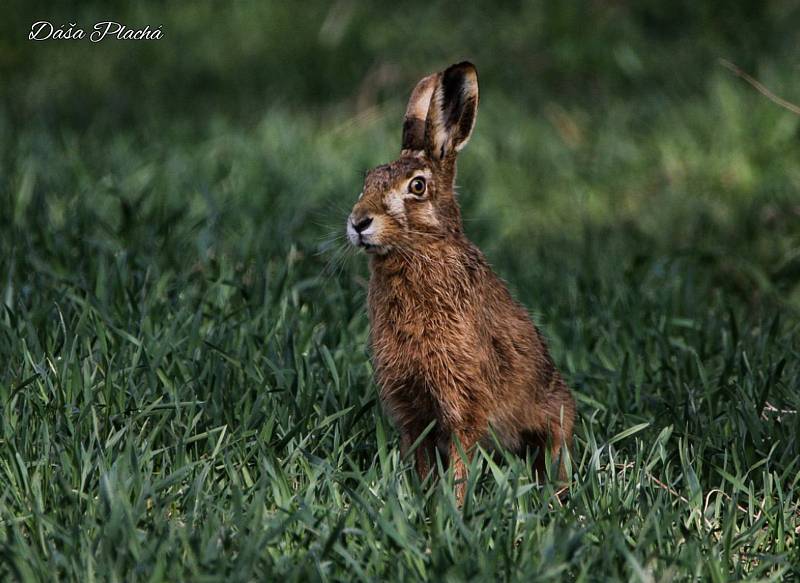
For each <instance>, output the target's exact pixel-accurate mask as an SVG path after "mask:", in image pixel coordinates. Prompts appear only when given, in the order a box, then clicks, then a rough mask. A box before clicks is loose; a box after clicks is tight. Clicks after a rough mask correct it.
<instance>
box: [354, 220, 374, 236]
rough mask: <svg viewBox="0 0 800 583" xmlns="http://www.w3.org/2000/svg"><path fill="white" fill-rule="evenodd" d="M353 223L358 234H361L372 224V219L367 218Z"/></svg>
mask: <svg viewBox="0 0 800 583" xmlns="http://www.w3.org/2000/svg"><path fill="white" fill-rule="evenodd" d="M351 222H352V223H353V228H354V229H355V230H356V233H361V232H363V231H364V230H365V229H366V228H367V227H369V226H370V225H371V224H372V217H365V218H363V219H361V220H360V221H358V222H356V221H351Z"/></svg>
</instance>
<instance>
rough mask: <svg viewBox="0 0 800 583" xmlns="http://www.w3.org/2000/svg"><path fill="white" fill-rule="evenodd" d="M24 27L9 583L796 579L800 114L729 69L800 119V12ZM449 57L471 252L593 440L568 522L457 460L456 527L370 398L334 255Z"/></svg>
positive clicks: (0, 39)
mask: <svg viewBox="0 0 800 583" xmlns="http://www.w3.org/2000/svg"><path fill="white" fill-rule="evenodd" d="M12 4H16V5H18V6H17V8H18V10H12V11H11V12H13V13H14V14H13V16H10V17H9V18H7V19H4V21H3V22H2V23H0V80H2V82H1V83H0V209H2V210H0V362H2V364H3V366H2V368H0V579H2V580H9V579H10V580H22V581H37V580H65V581H179V580H189V581H215V580H225V581H249V580H276V579H278V578H281V579H283V580H286V581H306V580H394V579H403V580H421V579H430V580H434V581H440V580H441V581H460V580H467V579H476V580H486V581H495V580H519V581H534V580H536V581H565V580H574V581H609V580H632V581H687V580H698V579H699V580H708V581H729V580H731V581H732V580H748V581H751V580H783V579H787V580H788V579H792V578H798V577H800V415H798V414H797V411H798V409H800V359H799V358H798V357H800V317H799V316H800V163H799V162H800V116H798V115H795V114H793V113H792V112H790V111H788V110H787V109H785V108H783V107H780V106H779V105H777V104H776V103H774V102H773V101H771V100H770V99H768V98H767V97H765V96H764V95H762V94H760V93H759V92H757V91H756V90H755V89H754V88H753V87H752V86H751V85H750V84H748V83H747V82H745V81H744V80H743V79H741V78H739V77H737V76H736V75H734V74H732V73H731V71H730V70H728V69H726V68H725V67H723V66H721V64H720V61H719V59H727V60H730V61H731V62H734V63H736V65H737V66H739V67H741V68H742V69H743V70H745V71H747V72H749V73H751V74H753V75H754V76H755V77H756V78H758V79H759V81H761V82H762V83H764V85H765V86H767V87H768V88H769V89H770V90H772V91H774V92H775V93H776V94H778V95H780V96H782V97H784V98H786V99H788V100H790V101H794V102H795V103H798V102H800V75H798V71H799V69H798V67H799V66H800V65H799V64H798V60H797V52H796V48H797V46H800V6H798V4H797V3H796V2H784V3H780V2H772V3H761V2H753V3H747V2H737V3H733V4H732V5H725V6H724V7H720V8H719V9H716V8H714V5H712V4H711V3H707V4H706V3H690V2H688V1H687V2H676V3H674V4H670V8H669V9H667V8H666V5H663V3H659V2H655V1H654V0H653V1H645V2H642V3H635V4H634V3H629V2H625V1H623V2H613V3H600V2H589V1H586V2H579V1H576V2H566V3H544V2H530V3H515V2H509V3H507V5H506V6H505V7H504V8H503V10H502V11H499V10H498V11H496V12H492V11H491V9H489V8H488V7H479V6H477V5H476V6H472V5H471V6H469V7H467V6H460V7H459V8H458V10H457V11H455V9H454V7H453V6H447V5H433V4H427V3H420V4H419V5H417V6H411V5H407V4H403V5H402V6H401V5H400V4H399V3H388V2H382V3H379V4H376V5H372V6H371V7H369V8H368V7H367V6H366V5H360V4H356V3H355V2H347V1H346V0H340V1H338V2H336V3H334V4H331V5H328V4H327V3H323V2H308V3H303V8H302V10H300V9H299V8H298V5H296V4H294V3H291V4H290V3H272V2H267V3H258V4H257V3H236V4H231V5H217V4H213V3H207V4H202V5H200V4H188V3H187V4H178V3H170V4H162V3H157V2H154V1H153V2H138V3H137V2H134V3H130V5H129V6H128V7H127V8H125V9H124V10H123V9H122V8H116V9H113V10H111V14H109V9H108V8H106V7H104V5H103V4H101V3H99V2H88V3H84V5H83V7H81V8H80V9H77V8H73V9H68V8H67V7H47V8H43V7H37V6H36V3H34V4H33V5H31V4H27V3H22V2H12ZM453 14H457V15H458V16H452V15H453ZM45 18H46V19H49V20H52V21H53V22H54V23H56V24H57V25H58V24H61V23H68V22H76V21H77V23H78V24H79V25H82V26H83V27H84V28H87V29H89V28H91V25H92V24H93V23H94V22H97V21H100V20H106V19H108V18H112V19H115V20H120V21H121V22H124V23H128V24H129V25H131V26H137V27H140V26H144V25H145V24H150V25H151V26H158V25H163V30H164V32H165V36H164V38H163V39H162V40H160V41H149V42H144V41H141V42H126V41H115V40H106V41H103V42H102V43H97V44H94V43H91V42H88V41H86V40H81V41H55V40H53V41H47V42H39V43H35V42H30V41H28V40H27V33H28V31H29V30H30V26H31V23H32V22H34V21H36V20H39V19H45ZM453 18H455V20H451V19H453ZM463 58H470V59H471V60H473V61H474V62H475V63H476V64H477V66H478V70H479V72H480V75H481V91H482V94H481V108H480V111H479V115H478V122H477V127H476V131H475V134H474V137H473V139H472V141H471V142H470V144H469V146H468V147H467V148H466V149H465V151H464V152H463V154H462V156H461V159H460V166H459V180H458V183H459V193H460V194H459V196H460V201H461V204H462V208H463V212H464V216H465V217H466V230H467V233H468V235H469V236H470V237H471V238H472V239H473V240H474V241H475V242H477V243H478V244H479V245H480V246H481V248H482V249H483V250H484V252H485V253H486V254H487V256H488V258H489V260H490V261H491V263H492V265H493V266H494V268H495V270H496V271H497V272H498V273H499V274H500V275H501V276H502V277H503V278H504V279H505V280H506V281H507V282H508V284H509V286H510V288H511V289H512V290H513V293H514V295H515V296H516V297H517V298H518V299H519V300H520V301H521V302H523V303H524V304H525V305H526V306H527V307H528V308H529V309H530V311H531V313H532V315H533V316H534V318H535V320H536V322H537V323H538V324H539V326H540V328H541V329H542V330H543V332H544V333H545V334H546V336H547V338H548V339H549V342H550V346H551V350H552V353H553V357H554V359H555V361H556V363H557V364H558V366H559V367H560V368H561V370H562V371H563V373H564V375H565V377H566V378H567V379H568V382H569V383H570V385H571V386H572V387H573V389H574V393H575V396H576V399H577V401H578V407H579V421H578V423H577V428H576V444H575V448H574V451H573V452H572V457H571V480H570V482H569V486H568V492H567V493H566V495H563V496H561V497H559V496H558V495H557V493H556V486H555V485H554V484H553V483H552V482H548V481H537V480H535V479H534V478H533V476H532V475H531V470H530V468H529V464H527V463H526V462H525V460H519V459H516V458H513V457H511V456H508V457H507V459H506V460H503V461H502V462H498V461H495V460H492V459H491V458H490V457H488V456H486V455H483V454H482V453H480V452H479V453H478V455H476V457H475V459H474V464H473V465H474V468H473V471H472V473H471V480H470V483H469V496H468V502H467V504H466V506H465V508H464V509H463V512H460V511H458V510H457V509H456V507H455V502H454V500H453V496H452V493H451V492H452V485H451V483H452V476H450V475H448V473H447V472H442V474H441V479H440V480H438V481H437V482H436V483H428V482H426V483H420V481H419V480H418V479H417V478H416V476H415V474H414V472H413V469H412V468H411V464H410V463H409V461H408V460H404V459H401V458H400V456H399V451H398V436H397V433H396V432H395V430H394V429H393V428H392V426H391V424H390V423H389V422H388V420H387V419H386V417H385V416H384V415H383V413H382V411H381V409H380V405H379V403H378V402H377V400H376V396H377V390H376V387H375V385H374V382H373V380H372V372H371V367H370V362H369V353H368V349H367V333H368V323H367V317H366V311H365V285H366V280H367V277H368V272H367V262H366V258H365V257H364V256H363V255H360V254H357V253H355V252H354V251H352V250H350V249H348V248H347V246H346V244H345V240H344V238H343V227H344V219H345V217H346V216H347V213H348V212H349V210H350V207H351V206H352V204H353V203H354V202H355V200H356V197H357V195H358V192H359V190H360V187H361V181H362V174H363V171H364V170H366V169H368V168H370V167H372V166H374V165H377V164H380V163H383V162H386V161H389V160H391V159H392V158H393V157H394V156H395V155H396V154H397V152H398V150H399V136H400V124H401V120H402V112H403V108H404V106H405V100H406V98H407V96H408V92H409V91H410V89H411V87H412V86H413V84H414V83H415V82H416V80H417V79H418V78H419V77H421V76H422V75H425V74H427V73H429V72H432V71H434V70H436V69H440V68H442V67H444V66H446V65H448V64H450V63H451V62H456V61H458V60H461V59H463Z"/></svg>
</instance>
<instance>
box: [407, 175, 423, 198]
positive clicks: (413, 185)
mask: <svg viewBox="0 0 800 583" xmlns="http://www.w3.org/2000/svg"><path fill="white" fill-rule="evenodd" d="M425 187H426V184H425V179H424V178H423V177H422V176H417V177H416V178H415V179H414V180H412V181H411V182H409V183H408V191H409V192H410V193H411V194H416V195H417V196H421V195H423V194H425Z"/></svg>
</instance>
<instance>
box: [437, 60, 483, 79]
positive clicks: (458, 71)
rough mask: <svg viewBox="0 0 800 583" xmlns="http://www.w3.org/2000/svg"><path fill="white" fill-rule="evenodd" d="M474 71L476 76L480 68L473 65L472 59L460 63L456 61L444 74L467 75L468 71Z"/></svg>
mask: <svg viewBox="0 0 800 583" xmlns="http://www.w3.org/2000/svg"><path fill="white" fill-rule="evenodd" d="M470 72H471V73H473V74H474V75H475V76H476V77H477V75H478V69H477V68H476V67H475V65H473V64H472V63H471V62H470V61H461V62H460V63H456V64H455V65H450V66H449V67H447V69H445V71H444V75H445V76H448V77H449V76H450V75H454V74H455V75H466V74H467V73H470Z"/></svg>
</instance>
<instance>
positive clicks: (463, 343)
mask: <svg viewBox="0 0 800 583" xmlns="http://www.w3.org/2000/svg"><path fill="white" fill-rule="evenodd" d="M477 109H478V74H477V71H476V69H475V67H474V66H473V65H472V64H471V63H468V62H462V63H458V64H456V65H452V66H450V67H448V68H447V69H446V70H444V71H442V72H440V73H436V74H433V75H430V76H428V77H425V78H424V79H422V80H421V81H420V82H419V83H418V84H417V86H416V87H415V88H414V90H413V92H412V93H411V98H410V100H409V103H408V108H407V110H406V115H405V121H404V123H403V132H402V151H401V153H400V158H398V159H397V160H395V161H394V162H392V163H390V164H386V165H383V166H378V167H377V168H374V169H373V170H371V171H369V172H368V173H367V175H366V178H365V182H364V189H363V192H362V193H361V195H360V197H359V199H358V201H357V202H356V204H355V206H354V207H353V210H352V212H351V214H350V216H349V217H348V220H347V235H348V239H349V241H350V242H351V243H352V244H353V245H355V246H357V247H360V248H362V249H364V251H366V253H368V254H369V256H370V280H369V292H368V312H369V319H370V327H371V329H370V344H371V350H372V358H373V363H374V370H375V375H376V380H377V384H378V386H379V389H380V397H381V401H382V403H383V406H384V408H385V410H386V411H387V414H388V415H389V416H390V417H391V418H392V420H393V422H394V423H395V424H396V426H397V428H398V429H399V431H400V435H401V451H402V453H403V455H405V454H406V453H407V452H408V451H409V449H410V448H411V446H412V445H413V444H414V443H415V442H416V441H417V440H418V438H419V437H420V436H421V435H422V434H423V432H424V431H425V429H426V428H427V427H428V426H429V425H430V424H431V422H433V421H435V424H434V426H433V429H432V430H431V431H430V432H429V433H428V434H426V435H425V437H424V438H423V439H422V440H421V442H420V443H419V445H418V447H417V448H416V450H415V451H414V461H415V466H416V470H417V472H418V473H419V475H420V477H421V478H425V476H426V475H427V474H428V472H429V471H430V469H431V464H432V463H433V462H435V459H436V458H435V453H436V451H437V449H438V451H439V453H440V454H441V455H442V459H444V460H448V461H447V463H449V464H450V465H451V466H452V468H453V473H454V478H455V481H456V491H455V496H456V500H457V501H458V504H459V505H460V504H462V503H463V500H464V495H465V488H466V477H467V476H466V473H467V462H468V460H469V457H470V456H471V453H472V448H473V446H474V445H475V444H477V443H480V444H481V445H484V446H486V447H491V445H492V443H494V442H495V440H494V439H493V437H492V434H494V435H495V436H496V437H497V440H498V441H499V442H500V443H501V445H502V446H503V447H505V448H509V449H511V450H513V451H515V452H518V453H520V454H524V452H525V451H526V449H527V448H530V449H531V451H534V450H535V451H538V452H539V455H538V458H537V467H540V468H541V467H542V462H543V459H544V450H545V448H550V450H551V452H552V454H553V459H561V458H560V457H559V454H560V453H561V451H562V448H565V449H568V448H569V447H570V446H571V443H572V426H573V421H574V418H575V402H574V400H573V398H572V395H571V393H570V390H569V388H568V387H567V385H566V384H565V383H564V381H563V380H562V378H561V375H560V374H559V372H558V370H556V367H555V366H554V364H553V361H552V359H551V358H550V355H549V353H548V349H547V345H546V344H545V340H544V338H543V337H542V336H541V334H540V333H539V331H538V329H537V328H536V327H535V326H534V325H533V323H532V322H531V320H530V318H529V316H528V313H527V311H526V310H525V308H523V307H522V306H521V305H520V304H518V303H517V302H516V301H515V300H514V299H513V298H512V297H511V294H510V293H509V291H508V289H507V288H506V286H505V284H504V283H503V281H502V280H500V278H498V276H497V275H495V274H494V273H493V271H492V269H491V267H490V266H489V264H488V262H487V260H486V258H485V257H484V255H483V254H482V253H481V251H480V250H479V249H478V248H477V247H476V246H475V245H473V244H472V243H471V242H470V241H469V240H468V239H467V237H466V236H465V235H464V230H463V227H462V222H461V212H460V209H459V205H458V201H457V199H456V194H455V188H454V180H455V175H456V156H457V154H458V152H459V151H460V150H461V149H462V148H463V147H464V146H465V145H466V143H467V141H468V140H469V138H470V135H471V134H472V130H473V128H474V126H475V119H476V114H477ZM490 428H491V429H490ZM459 444H460V447H461V449H459ZM461 453H463V454H464V455H466V456H467V460H465V459H464V458H463V457H462V455H461ZM560 468H561V469H560V474H561V478H562V479H563V478H565V477H566V476H565V471H564V465H563V460H561V465H560Z"/></svg>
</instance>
